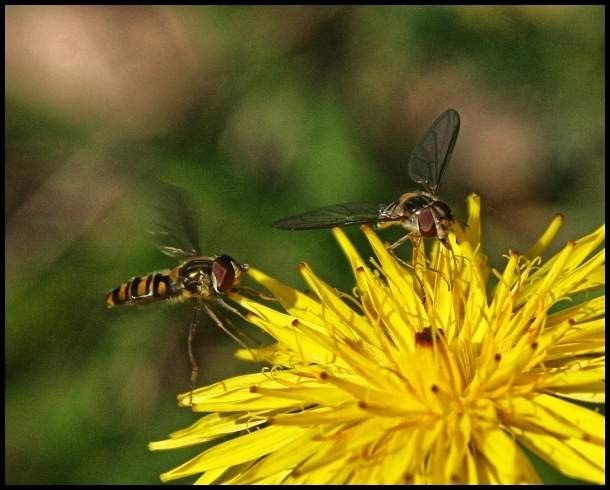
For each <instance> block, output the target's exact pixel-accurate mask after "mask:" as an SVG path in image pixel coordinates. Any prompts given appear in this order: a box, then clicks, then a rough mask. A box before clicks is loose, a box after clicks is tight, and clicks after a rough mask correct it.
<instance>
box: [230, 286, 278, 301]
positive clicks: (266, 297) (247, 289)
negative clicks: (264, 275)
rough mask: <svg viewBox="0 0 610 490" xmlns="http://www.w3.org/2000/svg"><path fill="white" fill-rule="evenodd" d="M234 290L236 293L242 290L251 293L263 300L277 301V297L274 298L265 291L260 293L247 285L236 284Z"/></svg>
mask: <svg viewBox="0 0 610 490" xmlns="http://www.w3.org/2000/svg"><path fill="white" fill-rule="evenodd" d="M235 291H236V292H238V293H241V292H244V293H248V294H251V295H252V296H255V297H257V298H260V299H262V300H264V301H278V299H277V298H275V297H274V296H269V295H267V294H265V293H261V292H260V291H257V290H256V289H254V288H250V287H248V286H238V287H236V288H235Z"/></svg>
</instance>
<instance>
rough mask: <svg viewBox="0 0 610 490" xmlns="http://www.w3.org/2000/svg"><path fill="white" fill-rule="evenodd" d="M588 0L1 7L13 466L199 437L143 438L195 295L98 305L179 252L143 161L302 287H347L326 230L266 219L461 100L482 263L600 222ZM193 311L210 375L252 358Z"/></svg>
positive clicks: (67, 471)
mask: <svg viewBox="0 0 610 490" xmlns="http://www.w3.org/2000/svg"><path fill="white" fill-rule="evenodd" d="M603 13H604V8H603V7H601V6H600V7H533V6H532V7H451V8H449V7H332V8H331V7H255V8H247V7H182V8H161V7H61V8H59V7H58V8H55V7H54V8H48V7H8V8H7V10H6V14H7V15H6V29H7V36H6V44H7V47H6V53H7V65H6V66H7V90H6V100H5V101H6V107H7V112H6V118H5V121H6V135H5V140H6V167H5V169H6V170H5V176H6V183H5V190H6V198H5V224H6V226H7V233H6V235H5V244H6V257H5V264H6V268H7V272H6V280H5V281H6V282H5V283H6V286H7V287H6V290H7V292H6V299H5V301H6V311H7V313H6V334H5V335H6V343H7V348H6V392H5V393H6V399H5V400H6V402H5V403H6V404H5V406H6V416H5V417H6V418H5V421H6V426H7V435H6V443H5V444H6V457H5V472H6V479H7V481H8V482H10V483H43V482H49V483H156V482H158V474H159V473H160V472H162V471H164V470H165V469H168V468H170V467H172V466H174V465H177V464H179V463H181V462H183V461H185V460H186V459H187V456H188V455H187V454H185V453H188V454H193V455H194V454H196V453H197V452H199V450H200V449H199V448H192V449H191V450H190V452H189V451H185V452H171V453H167V454H166V453H152V454H151V453H149V452H148V451H147V448H146V445H147V443H148V442H149V441H151V440H156V439H161V438H164V437H165V436H166V435H167V434H168V433H169V432H171V431H172V430H175V429H177V428H180V427H183V426H186V425H189V424H190V423H191V422H192V421H194V417H193V416H192V414H190V413H189V412H188V411H187V410H178V409H176V405H175V395H176V394H177V393H179V392H182V391H185V390H186V388H187V385H188V377H189V373H190V367H189V363H188V357H187V353H186V329H187V327H188V323H189V319H190V313H191V311H190V308H189V305H176V306H166V305H151V306H149V307H146V308H125V309H114V310H106V308H105V306H104V294H105V293H106V291H108V290H110V289H112V288H114V287H116V286H117V285H119V284H120V283H121V282H122V281H125V280H127V279H128V278H130V277H132V276H134V275H140V274H143V273H145V272H150V271H154V270H159V269H164V268H167V267H172V266H174V265H176V264H175V263H174V262H172V260H170V259H169V258H168V257H165V256H163V255H161V254H160V253H159V252H158V250H157V249H156V248H155V244H154V242H153V241H152V240H151V237H150V235H149V234H148V233H147V231H148V230H149V223H151V222H153V221H154V214H155V212H154V210H155V203H157V202H159V201H160V200H163V199H164V196H163V195H162V193H160V192H159V191H158V190H157V189H158V188H157V187H156V183H157V182H158V181H167V182H171V183H173V184H176V185H179V186H181V187H183V188H184V189H185V190H186V191H187V192H188V193H189V195H190V196H191V198H192V199H193V201H194V203H195V207H196V208H197V209H195V210H194V212H196V213H197V215H198V220H199V223H200V227H201V229H202V230H203V236H202V237H201V241H202V244H203V247H204V249H205V250H204V252H205V253H209V254H220V253H226V254H229V255H231V256H233V257H235V258H237V259H238V260H240V261H242V262H248V263H250V264H252V265H254V266H256V267H257V268H259V269H262V270H264V271H266V272H267V273H269V274H271V275H273V276H274V277H277V278H278V279H280V280H282V281H285V282H287V283H288V284H290V285H292V286H295V287H299V288H304V287H305V286H304V283H303V281H302V280H301V279H300V278H299V277H298V274H297V271H296V265H297V263H298V262H300V261H307V262H309V263H310V264H311V265H312V267H313V268H314V270H315V271H317V272H318V273H319V274H320V276H321V277H323V278H325V279H326V280H327V281H328V282H329V283H331V284H333V285H336V286H337V287H340V288H342V289H344V290H349V289H351V285H352V279H351V277H350V275H349V271H348V268H347V267H346V263H345V262H344V259H343V257H342V256H341V254H340V252H339V250H338V247H337V246H336V245H335V244H334V243H333V240H332V237H331V234H330V233H329V232H328V231H324V230H322V231H312V232H308V233H296V232H295V233H288V232H281V231H276V230H273V229H271V228H270V227H269V223H271V222H273V221H274V220H276V219H278V218H282V217H285V216H287V215H290V214H294V213H296V212H301V211H305V210H308V209H311V208H314V207H317V206H321V205H325V204H332V203H335V202H342V201H353V200H361V201H377V202H387V201H390V200H392V199H394V198H395V197H396V196H398V195H399V194H400V193H402V192H404V191H406V190H409V189H410V188H411V185H412V184H411V183H410V182H409V179H408V177H407V173H406V162H407V160H408V157H409V154H410V150H411V149H412V148H413V146H414V145H415V144H416V143H417V141H418V139H419V138H420V137H421V135H422V134H423V131H425V129H426V128H427V127H428V126H429V125H430V123H431V122H432V120H433V119H434V118H435V117H436V116H437V115H438V114H440V112H442V111H443V110H444V109H446V108H447V107H454V108H456V109H458V110H459V111H460V113H461V115H462V130H461V135H460V138H459V139H458V142H457V146H456V151H455V154H454V159H453V162H452V165H451V167H450V168H449V169H448V173H447V181H446V182H445V184H444V186H443V197H444V198H445V200H447V201H448V202H450V203H452V206H454V208H455V211H456V214H457V215H458V216H462V217H463V216H465V214H464V211H465V207H464V201H465V197H466V195H467V194H469V193H470V192H478V193H480V194H481V196H482V198H483V203H484V205H486V206H488V207H487V209H486V210H485V211H484V213H485V214H484V216H483V225H484V236H485V239H486V244H487V247H486V253H487V254H488V255H489V257H490V260H491V261H492V263H493V264H494V265H496V266H497V267H500V266H501V265H502V263H503V260H502V258H501V256H500V255H501V253H503V252H505V251H506V249H507V248H508V247H511V248H516V249H526V248H528V247H529V246H530V245H531V243H533V241H534V240H535V238H536V237H537V234H538V233H540V232H541V231H542V229H543V227H544V226H545V225H546V223H547V222H548V221H550V219H551V218H552V216H553V215H554V214H555V213H557V212H562V213H564V214H565V215H566V223H565V225H564V230H563V231H562V232H561V235H560V237H559V239H558V243H559V244H561V242H562V241H565V240H567V239H571V238H577V237H579V236H580V235H582V234H584V233H587V232H589V231H591V230H592V229H593V228H594V227H596V226H598V225H599V224H600V223H602V222H603V221H604V213H603V211H602V206H603V201H604V184H603V182H604V116H605V112H604V24H603ZM66 26H67V27H66ZM503 128H508V129H507V130H505V129H503ZM532 149H533V150H532ZM511 158H512V160H511ZM505 162H506V163H505ZM494 165H496V167H494ZM477 179H479V180H477ZM511 186H512V187H511ZM347 231H348V233H349V234H350V236H351V237H353V239H354V242H355V243H356V245H357V246H358V247H359V249H360V250H361V251H362V253H363V254H364V255H366V254H367V253H368V252H367V250H368V248H367V247H366V245H365V243H364V240H363V238H362V237H361V236H360V233H359V232H358V229H357V228H356V229H349V230H347ZM398 236H400V231H399V230H388V231H387V232H384V237H385V238H386V239H387V241H391V240H393V239H395V238H396V237H398ZM557 246H559V245H557ZM406 248H407V249H408V247H406ZM403 253H404V254H405V255H406V254H408V250H406V251H403ZM203 323H205V325H202V327H201V328H200V330H199V333H198V336H197V338H196V345H195V347H196V352H197V356H198V359H199V360H200V365H201V371H202V374H201V376H200V379H199V382H200V383H201V384H204V383H209V382H213V381H215V380H218V379H221V378H222V377H225V376H230V375H234V374H237V373H241V372H247V371H249V370H251V369H253V368H254V367H253V366H252V365H248V364H246V363H240V362H238V361H234V360H233V356H232V352H233V351H234V350H235V345H233V344H232V343H231V341H230V340H229V339H227V338H225V336H223V334H222V333H221V332H218V331H217V330H218V329H217V328H215V326H214V325H211V324H207V322H203ZM235 323H239V322H238V321H237V319H235ZM242 327H243V328H244V330H247V331H249V332H251V330H252V328H251V327H249V326H247V325H242ZM537 464H538V463H537ZM542 471H543V473H544V478H545V479H546V481H548V482H552V481H556V482H565V481H566V480H565V479H563V477H561V476H557V475H556V474H555V473H554V472H553V471H552V470H551V471H548V470H542Z"/></svg>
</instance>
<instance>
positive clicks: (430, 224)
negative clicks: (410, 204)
mask: <svg viewBox="0 0 610 490" xmlns="http://www.w3.org/2000/svg"><path fill="white" fill-rule="evenodd" d="M417 222H418V224H419V232H420V233H421V235H422V236H423V237H428V238H430V237H435V236H436V224H435V222H434V214H433V212H432V210H431V209H430V208H424V209H422V210H421V212H420V213H419V215H418V216H417Z"/></svg>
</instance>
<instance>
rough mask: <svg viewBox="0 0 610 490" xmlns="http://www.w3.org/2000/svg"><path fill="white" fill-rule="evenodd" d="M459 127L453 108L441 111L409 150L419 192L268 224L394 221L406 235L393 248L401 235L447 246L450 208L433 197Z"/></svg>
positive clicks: (381, 224)
mask: <svg viewBox="0 0 610 490" xmlns="http://www.w3.org/2000/svg"><path fill="white" fill-rule="evenodd" d="M459 130H460V116H459V114H458V113H457V111H455V110H454V109H447V110H446V111H445V112H443V113H442V114H441V115H440V116H439V117H438V118H437V119H436V120H435V121H434V122H433V123H432V126H431V127H430V128H429V129H428V130H427V131H426V133H425V134H424V137H423V138H422V140H421V141H420V142H419V144H418V145H417V146H416V147H415V149H414V150H413V153H412V155H411V158H410V159H409V164H408V170H409V176H410V177H411V179H412V180H413V181H414V182H416V183H417V184H419V185H420V186H422V187H423V189H424V190H423V191H413V192H406V193H404V194H402V195H401V196H400V197H399V198H398V199H397V200H395V201H393V202H391V203H390V204H386V205H375V204H368V203H344V204H334V205H331V206H326V207H322V208H319V209H315V210H313V211H308V212H305V213H302V214H297V215H295V216H290V217H288V218H284V219H282V220H279V221H276V222H275V223H273V225H272V226H273V227H275V228H279V229H283V230H312V229H319V228H332V227H335V226H345V225H351V224H364V223H368V224H373V225H376V226H377V227H378V228H385V227H387V226H391V225H400V226H402V227H403V228H404V229H405V230H407V232H408V233H407V235H405V236H404V237H402V238H400V239H399V240H398V241H396V242H395V243H393V244H392V245H391V246H390V247H389V248H390V250H393V249H394V248H396V247H397V246H399V245H400V244H402V243H403V242H404V241H405V240H407V239H412V240H414V239H419V238H438V239H439V240H440V242H441V243H442V244H443V245H444V246H445V247H447V248H449V244H448V241H447V236H448V232H449V229H450V228H451V225H452V223H453V221H454V218H453V215H452V214H451V208H449V206H448V205H447V204H446V203H444V202H443V201H441V200H440V199H438V198H437V196H438V191H439V189H440V185H441V181H442V178H443V175H444V173H445V170H446V169H447V165H448V164H449V160H451V154H452V153H453V147H454V146H455V142H456V140H457V137H458V132H459Z"/></svg>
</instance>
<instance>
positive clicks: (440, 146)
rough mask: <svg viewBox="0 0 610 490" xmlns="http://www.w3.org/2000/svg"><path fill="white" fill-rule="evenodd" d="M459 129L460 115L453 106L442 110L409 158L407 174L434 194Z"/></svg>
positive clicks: (449, 157) (438, 186)
mask: <svg viewBox="0 0 610 490" xmlns="http://www.w3.org/2000/svg"><path fill="white" fill-rule="evenodd" d="M459 131H460V115H459V114H458V113H457V111H455V110H453V109H448V110H446V111H445V112H443V113H442V114H441V115H440V116H439V117H438V118H437V119H436V121H434V123H432V126H431V127H430V129H428V131H426V134H425V135H424V137H423V139H422V140H421V141H420V143H419V144H418V145H417V146H416V147H415V150H413V154H412V155H411V158H410V159H409V176H410V177H411V179H413V181H415V182H417V183H418V184H420V185H422V186H423V187H424V189H426V191H428V192H429V193H430V194H432V195H434V196H436V195H437V194H438V190H439V188H440V184H441V179H442V178H443V173H444V172H445V169H446V168H447V164H448V163H449V160H451V154H452V153H453V147H454V146H455V141H456V140H457V137H458V133H459Z"/></svg>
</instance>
